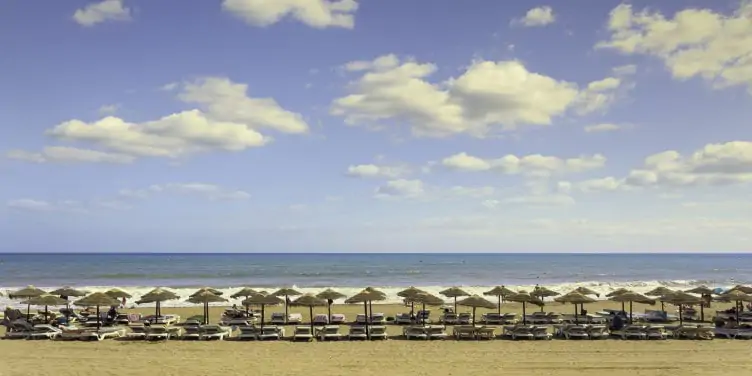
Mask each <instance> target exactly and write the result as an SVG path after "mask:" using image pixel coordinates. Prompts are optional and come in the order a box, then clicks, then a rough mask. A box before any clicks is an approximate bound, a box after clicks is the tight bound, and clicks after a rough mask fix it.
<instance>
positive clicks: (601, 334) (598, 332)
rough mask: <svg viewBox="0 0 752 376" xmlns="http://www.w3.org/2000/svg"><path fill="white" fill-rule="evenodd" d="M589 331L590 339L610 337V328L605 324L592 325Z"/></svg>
mask: <svg viewBox="0 0 752 376" xmlns="http://www.w3.org/2000/svg"><path fill="white" fill-rule="evenodd" d="M587 333H588V337H589V338H590V339H605V338H608V328H606V326H605V325H590V326H589V327H588V330H587Z"/></svg>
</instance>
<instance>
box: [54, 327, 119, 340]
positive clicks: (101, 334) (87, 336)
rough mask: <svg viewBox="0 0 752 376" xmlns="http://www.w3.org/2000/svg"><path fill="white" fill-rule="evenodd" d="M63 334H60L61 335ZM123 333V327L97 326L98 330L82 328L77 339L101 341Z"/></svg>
mask: <svg viewBox="0 0 752 376" xmlns="http://www.w3.org/2000/svg"><path fill="white" fill-rule="evenodd" d="M62 335H63V334H61V337H62ZM124 335H125V329H124V328H112V327H109V328H99V329H98V330H96V329H95V330H91V329H84V330H83V331H82V332H80V333H79V335H78V339H79V340H82V341H102V340H105V339H108V338H120V337H122V336H124Z"/></svg>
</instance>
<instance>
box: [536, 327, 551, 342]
mask: <svg viewBox="0 0 752 376" xmlns="http://www.w3.org/2000/svg"><path fill="white" fill-rule="evenodd" d="M532 333H533V339H543V340H549V339H551V338H552V337H553V335H551V333H549V332H548V328H547V327H545V326H534V327H533V328H532Z"/></svg>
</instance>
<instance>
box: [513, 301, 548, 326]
mask: <svg viewBox="0 0 752 376" xmlns="http://www.w3.org/2000/svg"><path fill="white" fill-rule="evenodd" d="M507 300H508V301H510V302H517V303H522V324H523V325H526V324H527V320H526V319H525V316H527V304H528V303H531V304H535V305H537V306H540V307H543V306H544V304H545V303H543V301H542V300H540V299H538V298H537V297H535V296H532V295H530V294H514V295H510V296H507Z"/></svg>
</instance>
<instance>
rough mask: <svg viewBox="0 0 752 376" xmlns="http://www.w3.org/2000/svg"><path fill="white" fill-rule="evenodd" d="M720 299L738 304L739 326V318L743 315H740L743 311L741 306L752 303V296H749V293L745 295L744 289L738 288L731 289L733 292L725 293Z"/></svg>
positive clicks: (737, 321)
mask: <svg viewBox="0 0 752 376" xmlns="http://www.w3.org/2000/svg"><path fill="white" fill-rule="evenodd" d="M737 287H739V286H737ZM741 287H744V286H741ZM719 297H720V298H723V299H727V300H731V301H734V302H735V304H736V312H737V313H736V323H737V324H738V323H739V316H741V315H739V312H741V310H740V309H739V306H740V305H742V303H741V302H752V295H748V294H747V293H745V292H744V291H742V289H737V288H736V287H735V288H733V289H731V290H729V291H727V292H724V293H723V294H721V295H720V296H719Z"/></svg>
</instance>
